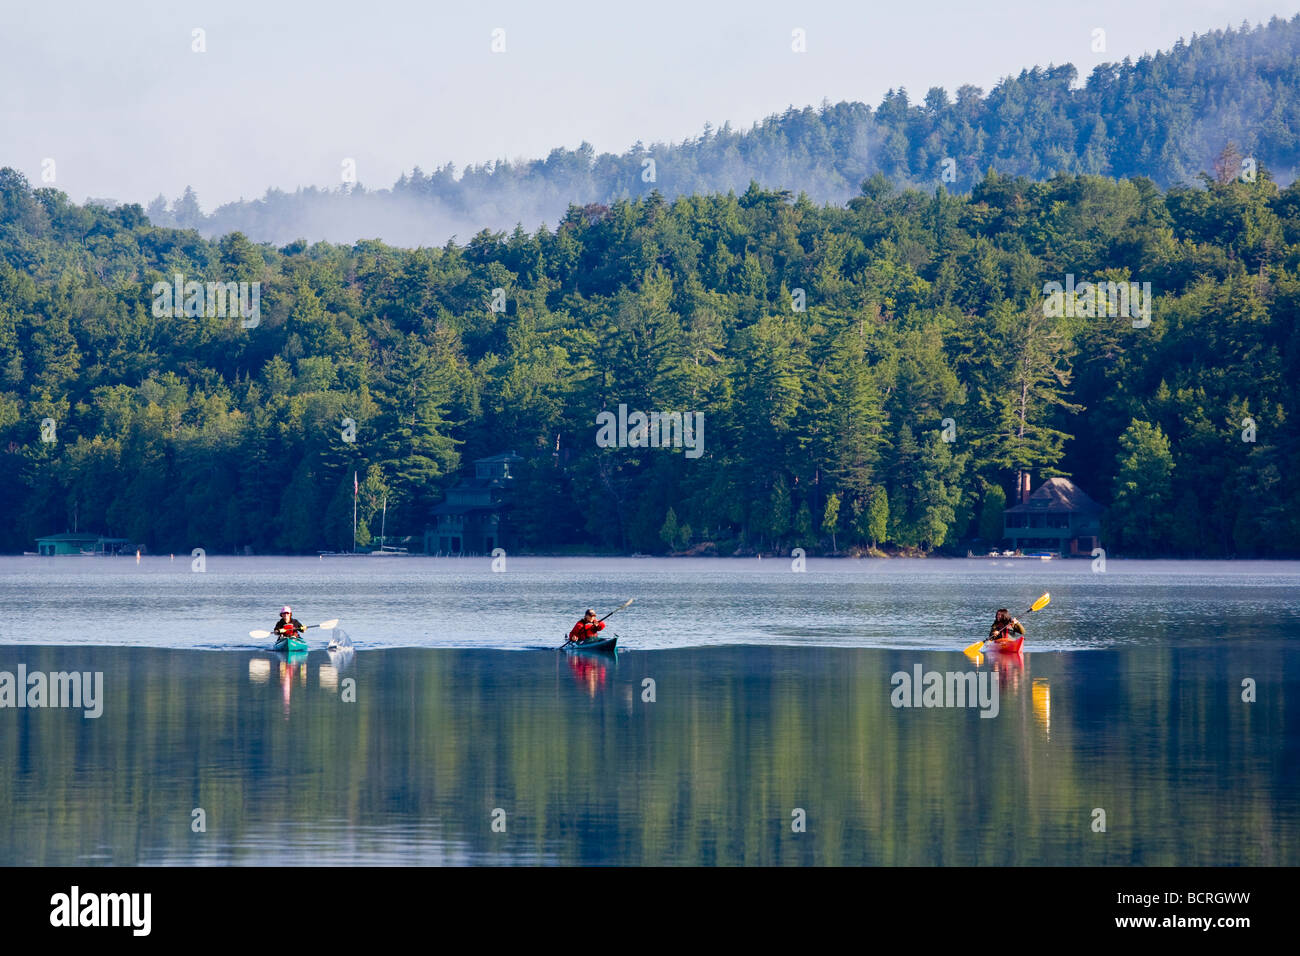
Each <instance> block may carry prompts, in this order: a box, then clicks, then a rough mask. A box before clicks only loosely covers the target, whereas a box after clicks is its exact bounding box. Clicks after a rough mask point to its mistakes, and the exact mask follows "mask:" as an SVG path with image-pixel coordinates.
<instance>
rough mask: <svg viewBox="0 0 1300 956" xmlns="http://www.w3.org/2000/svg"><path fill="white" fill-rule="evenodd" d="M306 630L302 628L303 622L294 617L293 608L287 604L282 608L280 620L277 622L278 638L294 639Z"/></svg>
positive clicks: (276, 631) (276, 633)
mask: <svg viewBox="0 0 1300 956" xmlns="http://www.w3.org/2000/svg"><path fill="white" fill-rule="evenodd" d="M304 630H306V628H304V627H303V626H302V621H299V620H298V619H297V618H295V617H294V616H293V608H291V607H289V605H287V604H286V605H285V606H284V607H282V608H280V620H278V621H276V622H275V636H276V637H294V636H296V635H298V634H301V633H302V632H303V631H304Z"/></svg>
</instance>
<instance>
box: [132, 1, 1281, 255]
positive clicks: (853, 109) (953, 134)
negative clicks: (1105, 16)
mask: <svg viewBox="0 0 1300 956" xmlns="http://www.w3.org/2000/svg"><path fill="white" fill-rule="evenodd" d="M1297 117H1300V17H1297V18H1294V19H1292V20H1290V21H1284V20H1280V19H1274V20H1273V21H1272V22H1271V23H1269V24H1268V25H1267V26H1263V25H1260V26H1256V27H1253V28H1252V27H1249V26H1248V25H1246V24H1242V26H1241V27H1240V29H1238V30H1223V31H1215V32H1212V33H1208V34H1205V35H1203V36H1199V37H1197V36H1193V37H1192V39H1191V40H1190V41H1188V42H1186V43H1183V42H1181V41H1180V42H1179V43H1178V44H1177V45H1176V46H1174V48H1173V49H1171V50H1169V51H1166V52H1159V53H1155V54H1152V55H1149V56H1143V57H1141V58H1140V59H1138V60H1137V61H1136V62H1133V61H1130V60H1125V61H1123V62H1121V63H1105V64H1102V65H1099V66H1097V67H1096V68H1094V69H1093V70H1092V71H1091V73H1090V74H1089V75H1088V77H1087V79H1086V80H1085V81H1084V82H1082V83H1079V74H1078V71H1077V70H1076V69H1075V67H1073V66H1071V65H1068V64H1066V65H1062V66H1048V67H1046V68H1035V69H1031V70H1025V71H1023V72H1022V73H1020V75H1018V76H1011V77H1007V78H1006V79H1004V80H1003V81H1001V82H1000V83H998V84H997V85H996V86H995V87H994V88H993V90H992V91H991V92H989V93H987V94H985V93H984V91H983V90H981V89H978V88H977V87H974V86H970V85H965V86H962V87H961V88H959V89H958V90H957V91H956V93H955V94H952V95H950V94H949V93H948V92H947V91H945V90H943V89H941V88H938V87H935V88H932V89H930V90H928V91H927V92H926V94H925V96H924V97H923V98H922V99H921V100H920V101H915V100H914V99H913V98H912V97H910V96H909V94H908V92H907V91H906V90H902V89H895V90H891V91H889V93H888V94H887V95H886V96H885V97H884V99H883V101H882V102H881V103H880V105H879V106H878V107H877V108H876V109H874V110H873V109H872V108H871V107H869V106H867V105H865V104H863V103H852V102H844V103H837V104H834V105H831V104H824V105H823V106H822V107H821V108H819V109H814V108H811V107H807V108H804V109H795V108H793V107H791V108H790V109H789V110H787V111H786V112H785V113H783V114H781V115H778V116H771V117H769V118H768V119H766V120H764V121H763V122H761V123H757V124H755V125H754V126H753V127H752V128H751V129H748V130H737V129H733V128H732V127H731V126H730V125H723V126H722V127H721V128H718V129H714V128H712V127H706V128H705V129H704V130H703V131H702V132H701V135H700V136H698V137H696V138H694V139H690V140H687V141H685V142H682V143H676V144H673V143H654V144H651V145H649V146H645V145H643V144H641V143H638V144H636V145H635V146H634V147H633V148H632V149H630V150H628V151H627V152H625V153H623V154H621V155H614V154H610V153H603V154H597V153H596V152H595V150H594V149H593V148H592V147H591V146H590V145H589V144H586V143H584V144H582V145H580V146H579V147H578V148H577V149H555V150H553V151H552V152H551V154H550V155H549V156H547V157H546V158H545V159H538V160H535V161H531V162H529V161H514V162H511V161H506V160H502V161H498V162H490V163H485V164H481V165H471V166H469V167H468V168H466V169H464V170H463V171H460V173H459V174H458V171H457V170H456V169H455V168H453V167H452V166H451V165H446V164H443V165H438V166H436V167H434V168H433V171H432V172H429V173H425V172H424V171H422V170H421V169H419V168H416V169H414V170H413V171H412V172H411V173H409V174H408V175H404V176H403V177H402V178H401V179H400V180H399V181H398V182H397V183H395V184H394V185H393V186H392V187H391V188H388V189H368V188H366V185H370V186H373V185H374V184H373V183H370V182H368V181H367V180H366V177H365V171H364V170H361V171H360V173H359V175H360V178H361V184H355V183H354V184H348V185H346V186H343V185H340V186H339V187H338V188H335V189H329V188H324V189H322V188H310V189H303V190H299V191H297V192H294V193H286V192H283V191H280V190H270V191H268V192H267V193H266V195H265V196H263V197H262V198H261V199H258V200H252V201H241V202H236V203H230V204H227V205H223V206H220V207H219V208H217V209H216V210H215V211H213V212H212V214H211V215H204V213H203V211H202V208H201V206H200V204H199V199H200V197H199V196H197V195H196V194H195V193H194V192H193V191H192V190H187V191H186V193H185V195H183V196H182V197H180V198H179V199H177V200H175V201H173V202H171V203H168V202H167V200H166V199H165V198H164V197H162V196H159V197H158V198H157V199H155V200H154V201H153V202H152V203H151V204H150V205H149V207H148V210H147V212H148V215H149V218H150V220H151V221H152V222H154V223H155V224H156V225H167V226H176V227H179V228H185V229H198V230H200V231H201V232H202V233H203V234H204V235H206V236H209V237H216V236H221V235H226V234H227V233H231V232H242V233H244V234H245V235H246V236H248V237H250V238H252V239H254V240H257V241H266V242H272V243H275V244H277V245H281V244H284V243H287V242H292V241H293V240H295V239H299V238H307V239H311V240H328V241H334V242H348V243H350V242H353V241H354V240H357V239H362V238H370V237H376V236H379V237H383V238H384V240H385V241H387V242H389V243H392V244H394V245H419V244H424V245H441V244H442V243H443V242H445V241H446V240H447V239H449V238H451V237H452V236H459V237H461V239H462V241H463V240H464V239H465V238H467V237H470V236H473V235H475V234H476V233H477V232H478V231H479V230H480V229H483V228H489V229H503V230H509V229H511V228H513V227H514V226H515V225H516V224H520V223H521V224H523V225H524V227H525V228H526V229H533V228H536V227H538V226H540V225H541V224H543V223H552V224H553V223H556V222H558V221H559V219H560V217H561V216H563V215H564V214H565V210H566V208H567V207H568V205H569V204H570V203H575V204H578V205H587V204H591V203H600V204H603V205H610V204H612V203H613V202H615V201H617V200H619V199H638V198H644V197H646V196H649V195H650V194H651V193H653V192H658V193H659V194H660V195H662V196H664V197H665V198H668V199H673V198H676V197H678V196H689V195H698V194H711V193H725V192H727V191H729V190H734V191H736V192H743V191H744V190H745V188H746V187H747V186H748V184H749V183H750V181H751V180H752V181H755V182H758V183H759V184H760V185H762V186H764V187H766V188H769V189H789V190H792V191H794V192H803V193H806V194H807V195H808V197H809V198H810V199H812V200H813V201H814V202H835V203H843V202H846V201H847V200H849V199H850V198H852V197H853V196H854V195H856V194H857V191H858V187H859V186H860V185H861V183H862V182H863V180H865V179H867V178H869V177H870V176H871V175H873V174H874V173H877V172H879V173H883V174H884V175H885V176H886V177H887V178H889V179H890V180H891V181H892V182H894V183H895V184H896V185H898V186H899V187H906V186H916V187H917V188H920V189H923V190H924V191H926V192H930V191H932V190H933V189H934V187H935V186H936V185H939V184H942V185H944V187H945V188H946V189H948V191H949V192H953V193H968V192H969V191H970V190H971V189H972V188H974V186H975V185H976V184H977V183H979V182H980V180H981V179H982V177H983V175H984V173H985V172H986V171H987V170H988V169H994V170H996V171H998V172H1000V173H1004V174H1008V175H1012V176H1025V177H1028V178H1031V179H1046V178H1048V177H1050V176H1052V175H1054V174H1056V173H1058V172H1064V173H1094V174H1098V175H1106V176H1111V177H1115V178H1128V177H1135V176H1145V177H1147V178H1149V179H1151V180H1153V181H1154V182H1155V183H1157V184H1158V185H1160V186H1161V187H1164V188H1167V187H1169V186H1175V185H1189V184H1192V183H1194V182H1195V177H1196V174H1198V173H1199V172H1200V171H1201V170H1204V169H1207V168H1209V166H1210V164H1211V162H1213V160H1214V157H1215V156H1216V155H1217V154H1218V152H1219V150H1220V149H1221V148H1222V146H1223V144H1224V143H1225V142H1228V141H1233V142H1236V143H1237V144H1238V145H1239V146H1240V148H1241V150H1242V152H1243V154H1244V155H1245V156H1247V157H1251V158H1254V159H1255V160H1256V161H1257V162H1259V163H1262V164H1263V165H1266V166H1268V167H1269V168H1270V169H1271V170H1273V172H1274V177H1275V179H1276V180H1278V181H1279V182H1284V183H1285V182H1289V181H1290V180H1291V179H1293V178H1294V177H1295V170H1296V168H1297V165H1300V121H1298V120H1297ZM593 121H594V120H593ZM949 160H950V161H951V162H950V163H948V164H947V165H945V162H946V161H949ZM945 172H947V174H948V175H947V176H945ZM362 184H365V185H362Z"/></svg>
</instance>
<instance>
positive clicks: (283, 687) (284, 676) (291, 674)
mask: <svg viewBox="0 0 1300 956" xmlns="http://www.w3.org/2000/svg"><path fill="white" fill-rule="evenodd" d="M295 679H296V680H297V681H298V683H300V684H301V685H302V686H303V687H306V686H307V654H306V653H305V652H298V653H291V654H285V655H283V659H282V660H281V661H280V696H281V699H282V700H283V701H284V719H285V720H288V719H289V702H290V698H292V696H293V682H294V680H295Z"/></svg>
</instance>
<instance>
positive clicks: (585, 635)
mask: <svg viewBox="0 0 1300 956" xmlns="http://www.w3.org/2000/svg"><path fill="white" fill-rule="evenodd" d="M604 629H605V622H604V621H592V622H591V623H590V624H588V623H587V622H586V621H579V622H578V623H577V624H575V625H573V630H571V631H569V640H570V641H572V642H573V643H575V644H581V643H582V642H583V641H589V640H591V639H592V638H593V637H595V636H596V634H597V633H599V632H600V631H603V630H604Z"/></svg>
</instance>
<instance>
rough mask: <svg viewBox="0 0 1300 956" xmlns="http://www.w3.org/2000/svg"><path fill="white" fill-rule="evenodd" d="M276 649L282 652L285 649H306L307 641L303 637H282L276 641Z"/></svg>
mask: <svg viewBox="0 0 1300 956" xmlns="http://www.w3.org/2000/svg"><path fill="white" fill-rule="evenodd" d="M275 649H276V650H277V651H280V652H281V653H283V652H285V651H305V650H307V642H306V641H304V640H303V639H302V638H301V637H282V638H280V639H279V640H278V641H276V642H275Z"/></svg>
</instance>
